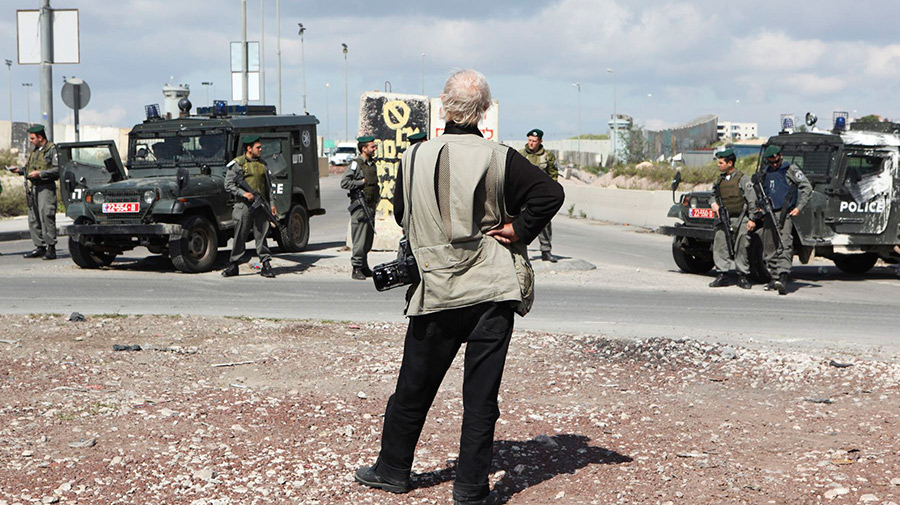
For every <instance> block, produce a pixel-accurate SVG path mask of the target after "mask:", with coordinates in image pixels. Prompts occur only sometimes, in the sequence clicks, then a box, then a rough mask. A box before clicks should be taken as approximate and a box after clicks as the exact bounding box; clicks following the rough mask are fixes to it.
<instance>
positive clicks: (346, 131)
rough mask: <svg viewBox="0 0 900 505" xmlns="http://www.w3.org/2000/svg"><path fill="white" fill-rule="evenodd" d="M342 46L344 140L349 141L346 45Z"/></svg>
mask: <svg viewBox="0 0 900 505" xmlns="http://www.w3.org/2000/svg"><path fill="white" fill-rule="evenodd" d="M341 45H342V46H344V140H350V93H349V92H348V84H347V44H344V43H343V42H342V43H341Z"/></svg>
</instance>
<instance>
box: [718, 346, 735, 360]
mask: <svg viewBox="0 0 900 505" xmlns="http://www.w3.org/2000/svg"><path fill="white" fill-rule="evenodd" d="M721 356H722V359H737V357H738V354H737V351H735V350H734V349H732V348H731V347H726V348H724V349H722V353H721Z"/></svg>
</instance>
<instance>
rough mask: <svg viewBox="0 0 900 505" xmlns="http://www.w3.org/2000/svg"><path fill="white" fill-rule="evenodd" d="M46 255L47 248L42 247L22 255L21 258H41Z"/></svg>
mask: <svg viewBox="0 0 900 505" xmlns="http://www.w3.org/2000/svg"><path fill="white" fill-rule="evenodd" d="M45 254H47V248H46V247H44V246H40V247H35V248H34V250H33V251H30V252H27V253H25V254H23V255H22V257H23V258H43V257H44V255H45Z"/></svg>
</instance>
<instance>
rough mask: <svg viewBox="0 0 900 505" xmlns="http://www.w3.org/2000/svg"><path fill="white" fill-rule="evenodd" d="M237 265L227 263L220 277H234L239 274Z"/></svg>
mask: <svg viewBox="0 0 900 505" xmlns="http://www.w3.org/2000/svg"><path fill="white" fill-rule="evenodd" d="M239 270H240V269H239V268H238V264H237V263H229V264H228V267H227V268H226V269H225V270H222V277H234V276H235V275H237V274H238V272H239Z"/></svg>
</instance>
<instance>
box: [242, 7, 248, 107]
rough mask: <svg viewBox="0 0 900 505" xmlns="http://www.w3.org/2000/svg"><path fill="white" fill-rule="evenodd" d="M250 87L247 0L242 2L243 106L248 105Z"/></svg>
mask: <svg viewBox="0 0 900 505" xmlns="http://www.w3.org/2000/svg"><path fill="white" fill-rule="evenodd" d="M249 85H250V79H249V75H248V74H247V0H241V105H247V101H248V100H247V97H248V96H249V95H248V90H247V87H248V86H249Z"/></svg>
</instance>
